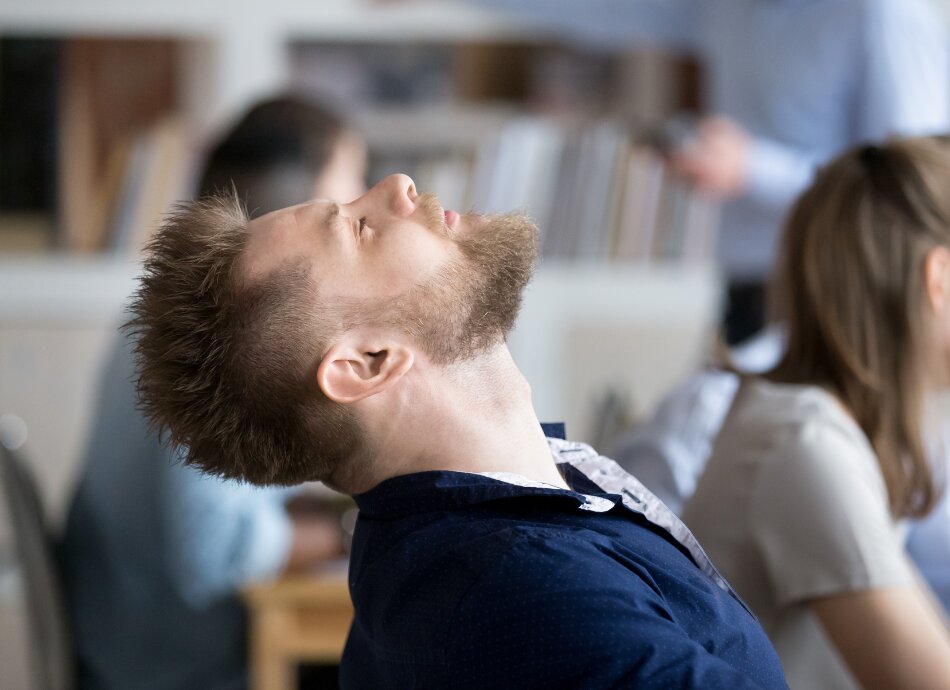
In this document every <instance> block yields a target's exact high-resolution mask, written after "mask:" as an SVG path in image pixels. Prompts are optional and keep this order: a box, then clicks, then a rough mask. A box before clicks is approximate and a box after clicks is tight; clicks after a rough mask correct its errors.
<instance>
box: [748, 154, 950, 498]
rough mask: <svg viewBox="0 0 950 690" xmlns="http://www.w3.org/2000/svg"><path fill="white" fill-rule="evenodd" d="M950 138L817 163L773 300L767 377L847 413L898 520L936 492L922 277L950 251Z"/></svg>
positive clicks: (935, 347) (934, 357) (936, 354)
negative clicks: (778, 353)
mask: <svg viewBox="0 0 950 690" xmlns="http://www.w3.org/2000/svg"><path fill="white" fill-rule="evenodd" d="M948 185H950V139H947V138H943V137H920V138H914V139H894V140H891V141H888V142H887V143H885V144H883V145H881V146H865V147H858V148H855V149H852V150H850V151H848V152H847V153H845V154H844V155H842V156H841V157H840V158H838V159H837V160H835V161H834V162H832V163H831V164H830V165H828V166H827V167H825V168H824V169H823V170H822V171H821V172H820V173H819V174H818V176H817V177H816V179H815V181H814V183H813V184H812V186H811V187H810V188H809V189H808V190H807V191H806V192H805V194H804V195H803V196H802V197H801V198H800V199H799V200H798V202H797V203H796V204H795V206H794V207H793V209H792V212H791V215H790V217H789V220H788V223H787V225H786V229H785V235H784V238H783V245H782V249H781V253H780V255H779V264H778V272H777V275H776V282H775V284H774V285H773V288H774V291H775V292H774V295H773V298H774V300H775V302H774V308H775V310H776V316H777V317H778V318H779V319H780V320H781V321H784V322H785V323H786V324H787V328H788V349H787V351H786V354H785V356H784V357H783V359H782V360H781V361H780V362H779V364H778V365H777V366H776V367H775V368H774V369H773V370H772V371H771V372H769V373H767V374H765V376H766V378H768V379H770V380H773V381H778V382H782V383H793V384H812V385H818V386H821V387H823V388H825V389H826V390H829V391H830V392H831V393H833V394H834V395H835V396H836V397H837V398H838V399H839V400H840V401H841V402H842V403H843V404H844V406H845V407H846V408H847V410H848V411H849V412H850V413H851V414H852V415H853V416H854V418H855V420H856V421H857V423H858V425H859V426H860V427H861V429H862V430H863V431H864V433H865V434H866V435H867V437H868V439H869V440H870V442H871V445H872V446H873V448H874V451H875V453H876V455H877V458H878V462H879V463H880V467H881V471H882V473H883V475H884V480H885V483H886V485H887V490H888V495H889V500H890V507H891V511H892V513H893V514H894V515H895V516H896V517H905V516H914V517H918V516H922V515H925V514H927V513H928V512H929V511H930V510H931V509H932V508H933V506H934V504H935V503H936V501H937V499H938V498H939V495H940V493H941V492H940V490H939V488H938V482H937V481H936V479H935V471H934V468H933V467H932V466H931V464H930V462H929V460H928V457H927V454H926V452H925V448H924V440H923V428H922V427H923V422H924V411H925V407H926V400H927V393H928V391H930V390H932V389H933V381H934V380H936V379H939V377H940V374H941V372H943V371H946V370H947V368H948V363H947V362H946V361H944V360H945V359H946V354H945V352H944V348H943V347H942V345H941V344H940V343H938V340H937V337H936V331H935V329H934V327H933V326H934V324H933V321H932V319H933V314H932V312H931V310H930V307H929V303H928V298H927V288H926V285H925V278H924V265H925V261H926V257H927V255H928V253H929V252H930V251H931V250H933V249H934V248H936V247H938V246H943V247H950V194H947V188H948Z"/></svg>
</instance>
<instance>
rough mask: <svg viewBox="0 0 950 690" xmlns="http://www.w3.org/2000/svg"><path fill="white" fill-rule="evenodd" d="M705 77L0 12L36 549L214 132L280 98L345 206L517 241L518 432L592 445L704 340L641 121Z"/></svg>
mask: <svg viewBox="0 0 950 690" xmlns="http://www.w3.org/2000/svg"><path fill="white" fill-rule="evenodd" d="M939 4H940V6H941V10H942V11H945V10H946V8H947V7H948V6H950V0H941V2H940V3H939ZM703 80H704V71H703V69H702V66H701V65H700V64H699V63H697V62H696V61H694V60H692V59H690V58H688V57H684V56H682V55H678V54H674V53H673V52H670V51H668V50H664V49H662V48H659V47H657V48H653V47H650V46H644V45H638V46H637V47H635V48H631V47H629V46H613V45H610V46H604V45H597V44H594V43H591V42H587V43H585V42H583V41H580V42H579V41H574V40H570V39H569V38H568V37H567V36H565V35H563V34H560V33H558V32H555V31H546V30H542V29H539V28H530V25H523V24H519V23H515V22H511V21H509V20H507V19H506V17H504V16H502V15H500V14H497V13H494V12H492V11H489V10H486V9H484V8H480V7H476V6H473V5H471V4H465V3H462V2H453V1H448V0H446V1H444V2H405V3H403V2H385V3H379V2H368V1H364V0H319V1H317V2H314V1H312V0H311V1H307V0H267V1H266V2H264V1H263V0H240V1H237V2H221V1H219V0H205V1H204V2H195V1H194V0H162V1H161V2H151V3H144V2H129V1H128V0H79V1H77V0H29V1H23V0H0V437H2V439H3V441H4V443H5V444H6V445H7V446H8V447H10V448H13V449H16V450H17V452H18V453H20V454H21V456H22V457H23V458H25V459H26V461H27V463H28V465H29V468H30V470H31V472H32V474H33V475H34V477H35V479H36V484H37V486H38V489H39V494H40V500H41V502H42V506H43V509H44V511H45V514H46V517H47V519H48V520H49V524H50V526H51V529H52V530H53V531H54V532H55V531H56V530H59V529H61V528H62V523H63V520H64V518H65V513H66V510H67V506H68V504H69V501H70V497H71V495H72V491H73V489H74V486H75V482H76V478H77V476H78V474H79V472H80V460H81V458H82V454H83V450H84V449H85V448H86V447H87V446H88V444H89V443H90V438H89V435H90V433H91V426H92V425H91V422H92V415H93V413H94V398H95V394H96V390H97V385H98V381H99V377H100V375H101V370H102V367H103V363H104V360H105V357H106V355H107V352H108V350H109V348H110V347H111V346H112V345H113V344H114V342H115V329H116V326H117V325H118V324H119V323H121V322H122V320H123V308H124V305H125V303H126V301H127V299H128V296H129V294H130V293H131V291H132V290H133V289H134V284H135V276H136V273H137V262H138V254H139V251H140V248H141V247H142V245H143V243H144V242H145V241H146V239H147V237H148V235H149V233H150V232H151V231H152V230H153V229H154V227H155V225H156V224H157V222H158V221H159V219H160V218H161V215H162V213H163V212H164V210H165V209H166V208H167V206H168V204H169V203H170V202H172V201H174V200H176V199H181V198H187V197H189V196H190V195H191V194H193V191H194V188H195V184H196V179H195V178H196V174H197V172H196V171H197V166H198V165H199V161H201V160H202V158H203V156H204V155H205V154H206V153H207V152H208V148H209V146H210V145H211V143H212V142H214V141H215V140H216V138H217V137H218V136H219V135H220V133H221V132H222V131H224V130H225V129H226V128H228V127H230V126H231V125H233V123H234V121H235V119H236V118H237V117H238V116H239V115H240V114H241V113H242V112H244V110H245V109H246V108H247V107H248V106H250V105H251V104H252V103H254V102H256V101H257V100H259V99H261V98H265V97H268V96H272V95H274V94H277V93H281V92H286V91H291V92H295V93H300V94H305V95H307V96H309V97H313V98H318V99H320V100H321V101H322V102H324V103H327V104H329V105H331V106H332V107H334V108H335V109H336V110H338V111H339V112H340V113H342V114H343V115H344V116H345V117H346V118H348V119H349V120H351V121H352V122H353V123H354V124H355V128H356V129H357V130H358V131H359V132H360V133H361V134H362V135H363V136H364V137H365V139H366V141H367V144H368V153H369V163H368V169H367V170H368V172H367V179H366V182H367V183H368V184H372V183H374V182H375V181H377V180H379V179H380V178H381V177H383V176H385V175H387V174H389V173H392V172H406V173H408V174H410V175H411V176H412V177H413V178H414V179H415V180H416V183H417V186H418V187H419V188H420V189H421V190H428V191H434V192H436V193H437V194H439V196H440V197H441V199H442V201H443V204H444V205H445V206H446V207H448V208H457V209H469V208H475V209H477V210H480V211H488V212H490V211H509V210H513V209H524V210H526V211H528V212H529V213H530V214H532V215H533V216H534V217H535V218H536V219H537V220H538V222H539V223H540V225H541V228H542V233H543V261H542V264H541V268H540V271H539V274H538V276H537V278H536V280H535V281H534V283H533V284H532V286H531V287H530V288H529V292H528V295H527V298H526V303H525V307H524V311H523V314H522V317H521V319H520V321H519V323H518V326H517V328H516V331H515V333H514V334H513V335H512V337H511V341H510V342H511V347H512V350H513V353H514V355H515V358H516V360H517V361H518V363H519V365H520V366H521V368H522V370H523V371H524V372H525V374H526V376H527V378H528V380H529V382H530V383H531V385H532V388H533V391H534V398H535V403H536V407H537V410H538V413H539V415H540V417H541V418H542V420H545V421H564V422H566V423H567V432H568V436H569V437H570V438H572V439H577V440H584V441H588V442H592V443H594V444H598V445H602V444H605V443H607V442H608V441H609V439H610V438H612V437H613V435H615V434H616V433H617V432H618V431H620V430H622V429H624V428H627V427H629V425H630V424H631V423H633V422H634V421H635V420H636V419H637V418H640V417H642V416H644V415H646V414H648V413H649V412H650V411H651V409H652V408H653V406H654V405H655V403H656V402H657V400H658V399H659V397H660V396H661V395H662V394H663V393H664V392H665V391H667V390H668V389H669V388H670V387H671V386H673V385H674V384H675V383H677V382H678V381H680V380H681V379H682V378H683V377H684V376H686V375H687V374H688V373H689V372H691V371H694V370H695V369H696V368H697V367H698V366H700V365H701V364H702V362H703V361H705V360H706V359H707V357H708V356H709V353H710V351H711V348H712V347H713V344H714V342H715V336H716V329H717V325H718V323H719V320H720V310H721V306H722V294H723V287H724V280H723V278H722V276H721V273H720V271H719V270H718V269H717V268H716V265H715V261H714V255H715V252H714V247H715V244H716V233H717V227H718V222H719V208H718V204H717V202H715V201H714V200H712V199H711V198H710V197H707V196H705V195H703V194H699V193H697V192H695V191H694V190H692V189H691V188H689V187H688V186H686V185H685V184H683V183H681V182H678V181H677V180H676V179H675V178H674V177H673V176H671V175H669V174H668V171H666V170H665V167H664V162H663V158H662V157H661V155H660V154H659V153H657V152H656V147H655V141H656V137H657V133H658V132H660V133H661V134H665V135H668V134H669V127H666V128H664V123H666V124H667V125H668V124H669V123H670V122H671V121H674V122H676V121H678V122H688V116H689V115H690V114H696V113H699V112H701V111H702V109H703V105H704V104H703V102H702V98H703V97H702V93H703ZM8 532H9V521H7V520H5V519H4V518H2V517H0V549H6V551H2V552H0V602H7V603H6V604H0V607H2V610H3V615H4V618H2V619H0V625H2V624H4V621H6V628H5V629H6V630H7V632H6V633H5V632H4V628H0V669H4V670H3V672H2V673H0V686H2V687H3V688H10V689H11V690H13V688H19V687H27V685H25V684H23V685H15V684H14V683H16V682H18V681H17V680H16V675H17V669H21V670H22V673H23V676H22V677H23V678H25V677H26V673H27V672H26V664H27V662H26V657H27V652H26V649H25V645H26V642H25V640H23V639H19V638H17V636H16V634H15V633H11V632H10V630H14V629H15V628H16V624H17V620H16V617H17V616H18V615H22V612H20V611H19V610H18V609H17V607H16V606H15V605H14V604H12V603H10V602H14V601H15V598H16V597H15V594H16V591H15V590H16V588H17V587H18V586H19V585H17V584H16V581H15V578H13V577H12V576H9V577H8V576H6V575H5V571H4V563H5V562H6V561H9V560H11V559H12V556H11V554H10V553H9V550H10V549H12V546H10V544H11V540H10V538H9V537H10V535H9V533H8ZM11 621H12V622H11ZM7 677H8V678H9V680H4V679H3V678H7ZM7 682H9V683H10V684H9V685H8V684H6V683H7ZM24 682H25V681H24Z"/></svg>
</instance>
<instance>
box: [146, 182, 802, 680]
mask: <svg viewBox="0 0 950 690" xmlns="http://www.w3.org/2000/svg"><path fill="white" fill-rule="evenodd" d="M536 253H537V229H536V228H535V227H534V225H533V224H532V223H531V222H530V221H529V220H528V219H526V218H524V217H522V216H518V215H506V216H491V217H485V216H477V215H460V214H458V213H456V212H454V211H448V210H445V211H443V209H442V208H440V206H439V204H438V201H437V200H436V199H435V198H434V197H433V196H431V195H419V194H417V192H416V189H415V186H414V184H413V182H412V180H411V179H410V178H408V177H406V176H405V175H394V176H391V177H388V178H386V179H384V180H383V181H382V182H380V183H379V184H377V185H376V186H375V187H373V188H372V189H371V190H370V191H369V192H368V193H367V194H365V195H364V196H362V197H360V198H359V199H357V200H355V201H353V202H351V203H347V204H338V203H335V202H333V201H328V200H316V201H313V202H310V203H305V204H301V205H298V206H292V207H290V208H287V209H283V210H280V211H276V212H274V213H271V214H268V215H266V216H262V217H260V218H257V219H255V220H252V221H248V218H247V216H246V215H245V214H244V213H243V211H242V209H241V208H240V206H239V205H238V204H237V203H236V202H235V201H234V200H232V199H228V198H210V199H206V200H203V201H200V202H194V203H188V204H183V205H181V206H180V207H179V208H178V209H177V211H176V212H175V213H173V214H172V215H171V216H170V217H169V218H168V220H167V222H166V223H165V225H164V226H163V228H162V229H161V230H160V231H159V233H158V234H157V236H156V238H155V240H154V241H153V243H152V244H151V246H150V248H149V252H148V255H147V258H146V263H145V273H144V276H143V278H142V283H141V287H140V290H139V292H138V294H137V296H136V298H135V299H134V301H133V304H132V313H133V320H132V322H131V324H130V327H131V328H132V330H133V331H135V332H136V333H137V335H138V341H137V348H138V353H139V357H140V361H139V392H140V395H141V397H142V402H143V404H144V406H145V408H146V412H147V413H148V414H149V415H150V417H151V418H152V420H153V421H154V422H155V423H156V425H157V426H158V427H159V428H161V429H166V430H168V431H169V432H170V435H171V438H172V440H173V441H174V442H175V443H177V444H182V445H185V446H187V448H188V452H189V462H191V463H192V464H194V465H195V466H197V467H199V468H201V469H202V470H204V471H206V472H209V473H211V474H215V475H220V476H226V477H238V478H241V479H244V480H247V481H250V482H253V483H256V484H292V483H296V482H301V481H305V480H321V481H324V482H326V483H327V484H329V485H330V486H333V487H334V488H337V489H339V490H341V491H345V492H347V493H350V494H353V495H354V496H355V499H356V501H357V503H358V504H359V507H360V517H359V521H358V524H357V527H356V534H355V536H354V542H353V552H352V562H351V566H350V573H349V582H350V591H351V594H352V597H353V603H354V607H355V620H354V623H353V627H352V629H351V631H350V636H349V640H348V642H347V646H346V650H345V653H344V657H343V663H342V667H341V681H342V686H343V687H345V688H406V687H419V688H449V687H451V688H488V687H517V688H533V687H538V688H542V687H543V688H551V687H576V688H603V687H618V686H621V685H623V686H627V687H638V688H670V687H678V688H692V687H702V688H752V687H755V688H761V687H766V688H784V687H786V685H785V681H784V679H783V675H782V670H781V667H780V665H779V662H778V660H777V658H776V656H775V653H774V651H773V649H772V647H771V645H770V644H769V642H768V640H767V639H766V637H765V634H764V633H763V631H762V630H761V628H760V627H759V625H758V623H757V622H756V621H755V619H754V617H753V616H752V615H751V614H750V613H749V612H748V610H747V609H746V608H745V606H744V605H743V604H742V602H741V601H740V600H739V599H738V598H737V597H736V595H735V594H734V593H733V591H732V589H731V588H730V587H729V585H728V584H727V583H726V582H725V581H724V580H723V579H722V577H721V576H720V575H719V574H718V573H717V572H716V570H715V568H714V567H713V566H712V564H711V563H710V562H709V559H708V558H707V557H706V556H705V554H704V553H703V551H702V549H701V548H700V546H699V544H698V543H697V542H696V540H695V538H694V537H693V536H692V535H691V534H690V532H689V531H688V530H687V529H686V527H685V526H684V525H683V524H682V523H681V522H680V521H679V520H678V519H677V518H676V517H675V516H673V514H672V513H670V512H669V511H668V510H666V508H665V507H664V506H663V505H662V504H661V503H660V502H659V501H658V500H657V499H656V498H655V497H654V496H653V495H652V494H650V493H649V492H648V491H646V489H644V488H643V486H642V485H641V484H640V483H639V482H638V481H637V480H636V479H634V478H633V477H631V476H630V475H627V474H626V473H624V472H623V471H622V470H621V469H620V468H619V466H617V465H616V464H615V463H613V462H612V461H610V460H608V459H606V458H604V457H601V456H599V455H597V453H596V452H595V451H593V450H592V449H591V448H589V447H587V446H584V445H582V444H577V443H567V442H565V441H563V440H557V439H546V438H545V435H544V433H543V431H542V427H541V426H540V425H539V423H538V420H537V417H536V415H535V412H534V409H533V407H532V403H531V395H530V390H529V387H528V385H527V383H526V381H525V380H524V378H523V376H522V375H521V374H520V372H519V371H518V369H517V367H516V366H515V364H514V362H513V361H512V358H511V356H510V354H509V352H508V349H507V347H506V345H505V341H504V338H505V334H506V333H507V332H508V331H509V329H510V328H511V327H512V325H513V323H514V321H515V317H516V316H517V312H518V308H519V305H520V301H521V293H522V291H523V290H524V288H525V286H526V284H527V282H528V281H529V279H530V277H531V273H532V269H533V264H534V261H535V258H536Z"/></svg>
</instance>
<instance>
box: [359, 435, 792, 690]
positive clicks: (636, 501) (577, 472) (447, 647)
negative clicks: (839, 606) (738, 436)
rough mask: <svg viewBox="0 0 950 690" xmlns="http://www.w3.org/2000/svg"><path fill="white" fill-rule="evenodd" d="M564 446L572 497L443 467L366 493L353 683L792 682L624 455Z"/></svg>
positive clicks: (560, 451) (561, 453)
mask: <svg viewBox="0 0 950 690" xmlns="http://www.w3.org/2000/svg"><path fill="white" fill-rule="evenodd" d="M556 444H557V442H553V441H552V451H553V452H554V453H555V456H556V459H557V460H558V461H564V460H565V459H566V460H568V462H559V464H558V467H559V469H560V470H561V473H562V475H563V476H564V478H565V480H566V481H567V483H568V485H569V486H571V487H572V489H573V490H572V491H567V490H564V489H558V488H556V487H551V486H546V485H542V484H538V483H535V482H531V481H530V480H524V481H523V482H521V483H520V484H521V485H519V484H517V483H512V478H513V477H514V475H509V476H508V477H500V476H497V475H493V476H484V475H479V474H469V473H462V472H445V471H440V472H422V473H418V474H411V475H406V476H401V477H395V478H393V479H389V480H387V481H385V482H383V483H381V484H380V485H379V486H377V487H375V488H374V489H372V490H371V491H369V492H367V493H365V494H362V495H360V496H357V497H356V501H357V503H358V505H359V508H360V517H359V520H358V524H357V528H356V533H355V537H354V543H353V553H352V558H351V562H350V575H349V578H350V583H349V584H350V592H351V594H352V597H353V603H354V606H355V618H354V622H353V627H352V628H351V630H350V636H349V639H348V641H347V645H346V649H345V651H344V654H343V661H342V665H341V672H340V677H341V683H342V687H343V688H347V689H349V688H361V689H362V688H374V689H375V688H453V689H455V688H458V689H463V688H473V689H474V688H479V689H481V688H506V687H511V688H613V687H636V688H663V689H664V690H665V689H668V688H730V689H734V688H785V687H787V686H786V683H785V680H784V676H783V673H782V668H781V665H780V663H779V660H778V658H777V656H776V654H775V652H774V650H773V649H772V646H771V644H770V643H769V640H768V639H767V637H766V635H765V633H764V632H763V631H762V629H761V627H760V626H759V624H758V623H757V621H756V620H755V618H754V617H753V616H752V614H751V613H749V611H748V610H747V609H746V608H745V606H744V605H743V604H742V602H741V601H739V599H738V597H736V596H735V594H734V593H733V592H732V591H731V589H730V588H729V587H728V585H726V584H725V582H724V581H723V580H722V579H721V578H720V577H719V576H718V573H715V571H714V569H713V568H712V566H711V564H709V563H708V559H705V555H704V554H702V553H701V549H699V547H698V544H697V543H696V542H695V539H693V538H692V535H689V534H688V531H684V530H685V527H683V526H682V523H679V522H678V521H675V520H676V519H675V518H672V520H674V521H675V522H667V519H668V518H667V516H666V513H668V511H666V509H665V507H663V506H662V503H659V502H658V501H656V499H655V497H653V496H652V495H651V494H649V492H646V490H645V489H643V487H642V485H641V484H639V482H637V481H636V480H635V479H633V478H632V477H629V475H625V474H624V473H623V472H622V470H620V468H619V467H618V466H617V465H616V464H615V463H612V461H609V460H607V459H606V458H601V457H600V456H596V454H595V453H593V451H591V450H590V449H589V448H588V447H586V446H581V445H580V444H562V445H561V446H558V445H556ZM572 452H574V453H583V454H584V456H583V458H582V462H578V463H575V462H573V461H571V459H570V457H567V456H569V455H570V453H572ZM595 461H597V462H602V463H609V465H603V464H602V465H600V467H602V469H596V470H593V471H591V470H592V468H593V467H596V466H597V465H593V464H591V463H592V462H595ZM585 463H586V464H585ZM603 468H606V469H603ZM582 470H584V471H582ZM617 473H621V474H622V475H623V476H622V477H620V479H621V481H623V482H625V485H624V488H623V489H622V490H621V491H618V492H617V493H611V492H609V491H605V490H604V488H603V487H605V486H610V487H611V488H616V487H617V486H618V485H617V484H616V483H614V484H610V481H613V480H616V479H617V478H618V476H620V475H618V474H617ZM602 478H604V479H603V480H602ZM521 479H524V478H521ZM515 481H517V479H515ZM595 481H596V482H597V483H595ZM627 482H629V483H627ZM627 487H631V488H627ZM621 493H625V494H627V495H626V496H623V495H621ZM664 511H666V512H664ZM670 515H671V514H670ZM670 530H672V533H671V531H670ZM697 559H699V560H700V561H703V562H701V563H700V562H697Z"/></svg>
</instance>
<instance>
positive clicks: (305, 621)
mask: <svg viewBox="0 0 950 690" xmlns="http://www.w3.org/2000/svg"><path fill="white" fill-rule="evenodd" d="M244 601H245V603H246V604H247V606H248V609H249V612H250V645H251V647H250V650H251V654H250V675H251V688H252V690H295V689H296V678H297V666H298V665H299V664H300V663H302V662H313V663H325V664H326V663H328V664H335V663H339V661H340V656H341V655H342V654H343V645H344V643H345V642H346V636H347V634H348V633H349V630H350V623H351V622H352V621H353V604H352V603H351V602H350V593H349V590H348V589H347V586H346V577H345V576H344V575H342V574H339V575H337V574H334V575H307V576H302V575H298V576H294V577H286V578H281V579H279V580H274V581H273V582H262V583H258V584H254V585H250V586H249V587H247V588H245V590H244Z"/></svg>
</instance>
